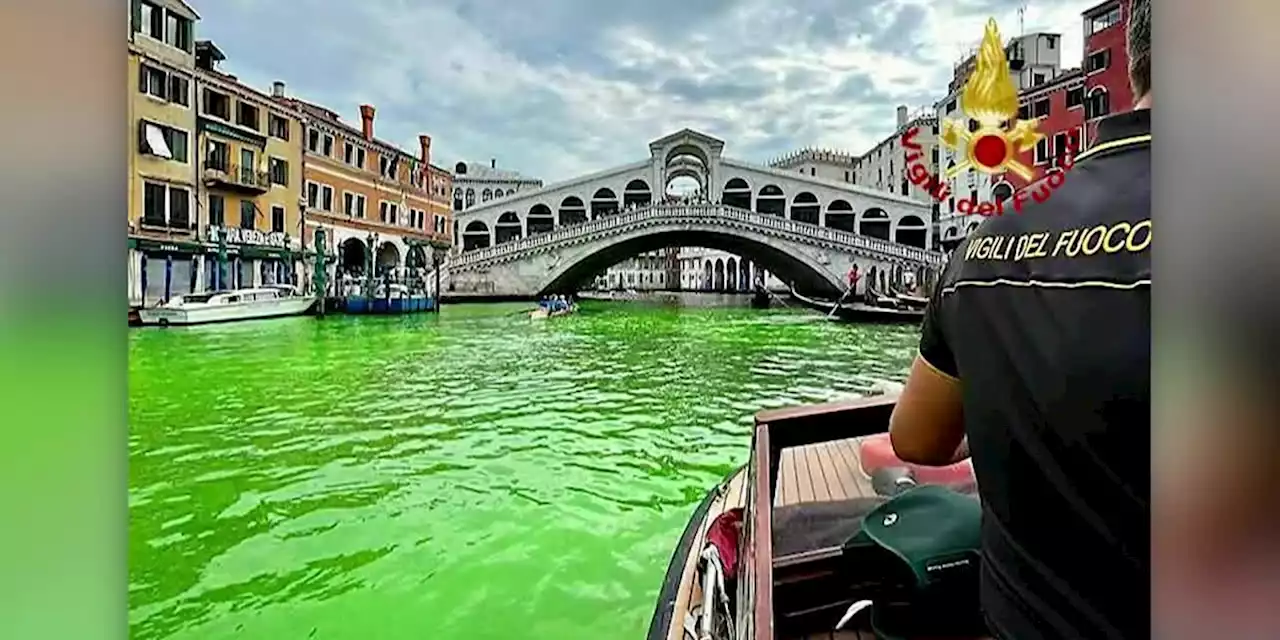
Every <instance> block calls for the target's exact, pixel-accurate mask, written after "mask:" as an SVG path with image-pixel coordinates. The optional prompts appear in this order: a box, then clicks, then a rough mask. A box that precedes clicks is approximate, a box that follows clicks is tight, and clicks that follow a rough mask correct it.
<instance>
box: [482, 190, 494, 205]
mask: <svg viewBox="0 0 1280 640" xmlns="http://www.w3.org/2000/svg"><path fill="white" fill-rule="evenodd" d="M492 199H493V190H491V189H489V188H488V187H485V189H484V191H481V192H480V202H488V201H490V200H492Z"/></svg>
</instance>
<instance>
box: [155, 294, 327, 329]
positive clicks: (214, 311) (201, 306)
mask: <svg viewBox="0 0 1280 640" xmlns="http://www.w3.org/2000/svg"><path fill="white" fill-rule="evenodd" d="M315 303H316V299H315V298H312V297H309V296H301V295H298V293H297V291H296V290H295V289H294V288H293V287H291V286H288V285H278V286H264V287H255V288H250V289H236V290H234V291H215V292H211V293H191V294H187V295H183V296H176V297H174V298H173V299H171V300H169V302H167V303H164V304H161V305H159V306H155V307H144V308H142V309H139V310H138V319H139V321H140V322H141V323H142V324H143V325H148V326H160V327H168V326H185V325H193V324H210V323H214V322H235V321H239V320H257V319H260V318H281V317H285V316H297V315H302V314H304V313H306V312H307V311H309V310H310V309H311V306H312V305H314V304H315Z"/></svg>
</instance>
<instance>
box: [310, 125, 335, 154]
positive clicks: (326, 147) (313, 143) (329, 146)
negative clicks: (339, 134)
mask: <svg viewBox="0 0 1280 640" xmlns="http://www.w3.org/2000/svg"><path fill="white" fill-rule="evenodd" d="M307 151H310V152H312V153H318V154H321V155H325V156H332V155H333V136H331V135H329V134H327V133H321V132H319V131H317V130H315V129H311V130H309V131H308V132H307Z"/></svg>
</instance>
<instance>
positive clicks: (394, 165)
mask: <svg viewBox="0 0 1280 640" xmlns="http://www.w3.org/2000/svg"><path fill="white" fill-rule="evenodd" d="M399 165H400V159H399V158H392V157H387V156H382V157H381V158H378V170H379V171H378V172H379V173H381V174H382V177H384V178H386V179H388V180H395V179H396V169H398V168H399Z"/></svg>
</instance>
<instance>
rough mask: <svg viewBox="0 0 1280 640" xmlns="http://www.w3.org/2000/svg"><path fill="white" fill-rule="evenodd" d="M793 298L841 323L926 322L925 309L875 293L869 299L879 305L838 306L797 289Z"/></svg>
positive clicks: (792, 291)
mask: <svg viewBox="0 0 1280 640" xmlns="http://www.w3.org/2000/svg"><path fill="white" fill-rule="evenodd" d="M791 297H792V298H793V299H795V300H796V301H797V302H799V303H800V304H801V305H803V306H806V307H808V308H810V309H813V310H814V311H818V312H821V313H823V314H824V315H826V316H827V317H828V318H830V319H832V320H838V321H840V322H858V323H866V324H910V323H919V322H922V321H923V320H924V307H919V308H910V307H908V306H907V305H905V304H902V303H900V302H898V301H897V299H896V298H889V297H887V296H879V295H877V294H876V293H875V292H874V291H872V292H870V293H868V297H869V299H871V300H873V301H876V302H877V303H879V304H876V305H872V304H866V303H863V302H841V303H839V304H838V305H837V304H836V303H834V302H831V301H829V300H822V299H819V298H810V297H808V296H804V295H801V294H800V293H797V292H796V290H795V289H792V290H791ZM926 302H927V301H926ZM881 305H882V306H881ZM833 309H834V311H833Z"/></svg>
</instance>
